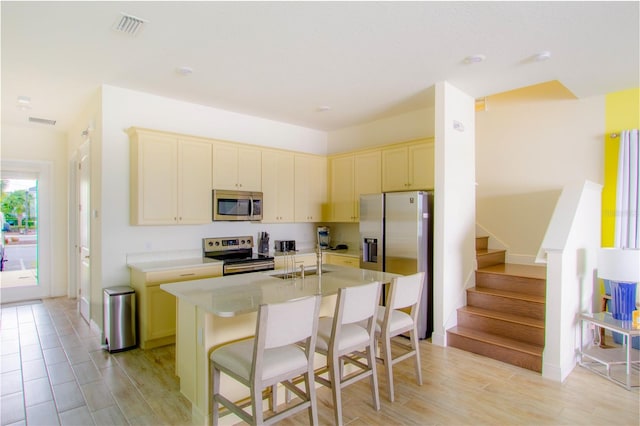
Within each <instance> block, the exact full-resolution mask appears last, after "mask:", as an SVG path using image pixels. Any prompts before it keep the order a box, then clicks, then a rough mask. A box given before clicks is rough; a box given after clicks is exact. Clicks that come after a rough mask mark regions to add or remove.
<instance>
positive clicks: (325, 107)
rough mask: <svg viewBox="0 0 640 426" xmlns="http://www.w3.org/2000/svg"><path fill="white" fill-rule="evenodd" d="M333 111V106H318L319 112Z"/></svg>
mask: <svg viewBox="0 0 640 426" xmlns="http://www.w3.org/2000/svg"><path fill="white" fill-rule="evenodd" d="M327 111H331V107H330V106H329V105H320V106H319V107H318V112H327Z"/></svg>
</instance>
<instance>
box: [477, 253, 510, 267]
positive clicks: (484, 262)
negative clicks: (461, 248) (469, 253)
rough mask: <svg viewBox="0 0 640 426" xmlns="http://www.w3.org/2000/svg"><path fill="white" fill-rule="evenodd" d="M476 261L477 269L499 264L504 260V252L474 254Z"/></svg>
mask: <svg viewBox="0 0 640 426" xmlns="http://www.w3.org/2000/svg"><path fill="white" fill-rule="evenodd" d="M476 260H477V261H478V269H480V268H486V267H488V266H493V265H499V264H501V263H504V262H505V252H504V251H501V252H496V253H489V254H483V255H476Z"/></svg>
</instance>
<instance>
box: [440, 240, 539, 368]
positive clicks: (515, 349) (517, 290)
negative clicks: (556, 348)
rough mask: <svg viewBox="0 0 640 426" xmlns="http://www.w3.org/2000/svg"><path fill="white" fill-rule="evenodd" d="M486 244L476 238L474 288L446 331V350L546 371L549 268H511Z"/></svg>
mask: <svg viewBox="0 0 640 426" xmlns="http://www.w3.org/2000/svg"><path fill="white" fill-rule="evenodd" d="M488 241H489V237H478V238H477V239H476V258H477V261H478V269H477V271H476V286H475V287H474V288H470V289H467V306H463V307H462V308H459V309H458V312H457V315H458V325H457V326H456V327H453V328H451V329H449V330H447V342H448V345H449V346H452V347H455V348H459V349H463V350H465V351H468V352H473V353H477V354H480V355H484V356H486V357H489V358H493V359H497V360H499V361H503V362H507V363H509V364H513V365H517V366H519V367H522V368H526V369H529V370H533V371H537V372H542V351H543V349H544V330H545V321H544V317H545V293H546V267H544V266H534V265H517V264H507V263H505V251H504V250H491V249H488Z"/></svg>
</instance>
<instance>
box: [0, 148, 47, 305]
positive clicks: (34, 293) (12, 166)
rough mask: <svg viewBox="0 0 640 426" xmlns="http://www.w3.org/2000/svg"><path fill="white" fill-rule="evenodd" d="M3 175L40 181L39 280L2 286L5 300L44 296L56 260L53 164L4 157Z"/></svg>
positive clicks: (45, 295) (11, 300)
mask: <svg viewBox="0 0 640 426" xmlns="http://www.w3.org/2000/svg"><path fill="white" fill-rule="evenodd" d="M1 165H2V169H1V170H2V178H16V179H20V176H21V175H22V176H24V177H26V178H27V179H32V178H33V176H36V179H37V181H38V248H37V255H38V258H37V259H38V274H37V276H38V284H37V285H35V286H27V287H9V288H0V301H2V303H9V302H18V301H23V300H31V299H41V298H46V297H50V296H51V277H52V276H53V274H52V267H53V264H52V262H51V260H52V253H53V240H52V238H51V223H52V220H51V216H52V214H53V210H52V208H51V206H52V204H51V201H52V193H53V182H52V178H53V174H52V169H53V164H52V163H51V162H49V161H29V160H5V159H2V161H1Z"/></svg>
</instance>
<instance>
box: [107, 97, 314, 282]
mask: <svg viewBox="0 0 640 426" xmlns="http://www.w3.org/2000/svg"><path fill="white" fill-rule="evenodd" d="M102 119H103V123H102V125H103V129H102V159H101V167H102V170H103V174H102V176H101V180H102V182H101V186H102V187H101V194H100V196H101V205H102V211H101V212H99V215H100V217H101V228H102V238H101V240H102V253H101V258H100V260H101V263H102V277H101V287H109V286H114V285H121V284H123V283H128V282H129V270H128V268H127V266H126V255H127V254H128V253H143V252H150V251H167V250H200V249H201V244H202V238H204V237H213V236H233V235H252V236H254V237H256V236H257V235H258V232H260V231H267V232H269V233H270V234H271V238H272V240H275V239H296V240H298V241H299V242H300V243H301V245H304V244H312V241H313V240H314V238H315V234H314V232H315V227H314V226H313V225H312V224H283V225H281V224H271V225H270V224H264V225H263V224H252V223H247V222H241V223H225V222H216V223H211V224H206V225H176V226H131V225H129V138H128V136H127V134H126V133H125V130H126V129H127V128H129V127H131V126H137V127H145V128H150V129H157V130H164V131H170V132H176V133H183V134H189V135H195V136H201V137H207V138H215V139H222V140H229V141H234V142H241V143H249V144H255V145H264V146H270V147H277V148H283V149H289V150H296V151H301V152H308V153H314V154H325V153H326V134H325V133H324V132H319V131H316V130H312V129H306V128H303V127H299V126H293V125H290V124H286V123H279V122H275V121H271V120H265V119H262V118H258V117H251V116H246V115H241V114H236V113H232V112H228V111H222V110H218V109H214V108H209V107H204V106H201V105H195V104H190V103H186V102H181V101H177V100H174V99H168V98H163V97H159V96H155V95H150V94H146V93H141V92H136V91H132V90H126V89H121V88H117V87H113V86H103V88H102Z"/></svg>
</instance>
